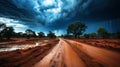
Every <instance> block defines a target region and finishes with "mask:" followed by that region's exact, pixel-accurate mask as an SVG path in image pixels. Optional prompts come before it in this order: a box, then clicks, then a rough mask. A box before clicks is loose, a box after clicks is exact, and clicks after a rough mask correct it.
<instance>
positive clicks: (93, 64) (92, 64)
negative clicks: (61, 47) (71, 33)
mask: <svg viewBox="0 0 120 67" xmlns="http://www.w3.org/2000/svg"><path fill="white" fill-rule="evenodd" d="M65 42H67V43H68V44H69V45H70V46H71V47H72V49H73V50H74V51H75V52H76V54H77V55H78V56H79V57H80V59H81V60H82V61H83V62H84V63H85V64H86V67H105V66H104V64H102V63H99V62H98V61H96V60H95V59H94V58H92V57H90V56H89V55H87V54H86V53H84V52H83V51H81V50H80V49H79V48H77V45H76V44H72V43H70V42H69V41H68V40H65Z"/></svg>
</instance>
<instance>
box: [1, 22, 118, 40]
mask: <svg viewBox="0 0 120 67" xmlns="http://www.w3.org/2000/svg"><path fill="white" fill-rule="evenodd" d="M86 29H87V26H86V25H85V24H84V23H82V22H80V21H77V22H74V23H71V24H69V25H68V27H67V30H66V31H67V33H66V34H64V35H61V36H60V37H64V38H120V32H117V33H109V32H108V31H107V30H106V29H105V28H103V27H99V28H98V30H97V31H96V32H92V33H88V34H84V32H85V31H86ZM21 37H25V38H27V39H30V38H44V37H49V38H56V35H55V33H53V32H52V31H49V33H48V34H47V36H45V33H44V32H38V33H37V35H36V32H35V31H33V30H31V29H27V30H25V33H23V32H18V33H16V32H15V31H14V28H13V27H8V26H6V24H0V40H2V39H3V38H6V39H10V38H21Z"/></svg>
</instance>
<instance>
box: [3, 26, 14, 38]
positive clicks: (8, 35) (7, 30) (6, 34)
mask: <svg viewBox="0 0 120 67" xmlns="http://www.w3.org/2000/svg"><path fill="white" fill-rule="evenodd" d="M2 33H3V36H4V37H6V38H7V39H10V38H11V37H13V35H14V33H15V32H14V29H13V27H6V28H5V29H4V30H3V31H2Z"/></svg>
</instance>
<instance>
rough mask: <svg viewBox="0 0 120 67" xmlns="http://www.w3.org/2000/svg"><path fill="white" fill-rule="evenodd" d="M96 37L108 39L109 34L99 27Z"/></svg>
mask: <svg viewBox="0 0 120 67" xmlns="http://www.w3.org/2000/svg"><path fill="white" fill-rule="evenodd" d="M97 33H98V36H100V37H102V38H108V37H109V33H108V31H107V30H106V29H105V28H102V27H100V28H99V29H98V30H97Z"/></svg>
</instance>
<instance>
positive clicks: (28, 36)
mask: <svg viewBox="0 0 120 67" xmlns="http://www.w3.org/2000/svg"><path fill="white" fill-rule="evenodd" d="M25 32H26V35H27V39H30V38H31V37H35V36H36V34H35V32H34V31H32V30H31V29H27V30H26V31H25Z"/></svg>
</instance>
